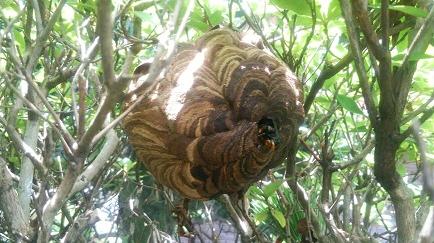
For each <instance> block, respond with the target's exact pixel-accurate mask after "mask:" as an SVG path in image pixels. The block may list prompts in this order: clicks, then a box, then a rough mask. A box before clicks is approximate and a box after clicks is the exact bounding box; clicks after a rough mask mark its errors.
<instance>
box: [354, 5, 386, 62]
mask: <svg viewBox="0 0 434 243" xmlns="http://www.w3.org/2000/svg"><path fill="white" fill-rule="evenodd" d="M351 3H352V6H353V11H354V12H353V14H354V17H355V18H356V19H357V21H358V23H359V26H360V29H361V30H362V32H363V34H364V36H365V39H366V42H367V44H368V48H369V50H371V51H372V53H373V54H374V56H375V58H376V59H377V60H382V59H383V58H384V55H385V50H384V49H383V48H382V47H381V45H380V41H379V38H378V36H377V33H376V32H375V31H374V28H373V26H372V21H371V19H370V18H369V15H368V1H366V0H353V1H351ZM382 7H383V6H382ZM383 11H384V10H383V9H382V12H383ZM386 11H387V10H386ZM382 14H383V13H382ZM385 34H386V35H385ZM384 35H385V36H386V38H388V36H387V33H383V36H384Z"/></svg>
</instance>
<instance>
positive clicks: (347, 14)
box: [340, 0, 377, 127]
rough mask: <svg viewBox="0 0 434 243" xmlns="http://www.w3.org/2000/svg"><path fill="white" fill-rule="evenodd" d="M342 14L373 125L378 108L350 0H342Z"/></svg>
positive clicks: (374, 124)
mask: <svg viewBox="0 0 434 243" xmlns="http://www.w3.org/2000/svg"><path fill="white" fill-rule="evenodd" d="M340 4H341V10H342V15H343V16H344V19H345V23H346V26H347V31H348V36H349V39H350V47H351V52H352V54H353V56H354V64H355V68H356V71H357V75H358V77H359V82H360V86H361V88H362V93H363V99H364V101H365V104H366V108H367V110H368V114H369V120H370V122H371V124H372V126H373V127H375V126H376V124H377V108H376V107H375V103H374V100H373V98H372V95H371V90H370V87H369V80H368V76H367V71H366V69H365V64H364V61H363V56H362V51H361V49H360V42H359V37H358V34H357V32H356V27H355V25H354V22H353V17H352V16H353V14H352V11H351V5H350V3H349V0H340Z"/></svg>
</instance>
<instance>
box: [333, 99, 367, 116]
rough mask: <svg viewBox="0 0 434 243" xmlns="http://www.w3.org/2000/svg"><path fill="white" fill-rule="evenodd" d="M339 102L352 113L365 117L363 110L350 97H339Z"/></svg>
mask: <svg viewBox="0 0 434 243" xmlns="http://www.w3.org/2000/svg"><path fill="white" fill-rule="evenodd" d="M337 100H338V102H339V104H341V106H342V107H343V108H344V109H345V110H348V111H350V112H352V113H356V114H360V115H363V112H362V110H360V108H359V107H358V106H357V104H356V102H355V101H354V100H353V99H351V98H350V97H348V96H345V95H338V96H337Z"/></svg>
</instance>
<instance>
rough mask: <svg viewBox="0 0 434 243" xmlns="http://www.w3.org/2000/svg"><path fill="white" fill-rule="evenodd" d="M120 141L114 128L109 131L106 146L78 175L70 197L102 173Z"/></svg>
mask: <svg viewBox="0 0 434 243" xmlns="http://www.w3.org/2000/svg"><path fill="white" fill-rule="evenodd" d="M119 141H120V140H119V138H118V136H117V134H116V132H115V131H114V130H113V129H112V130H110V131H109V132H108V133H107V135H106V141H105V144H104V146H103V147H102V149H101V151H100V152H99V154H98V156H97V157H96V158H95V160H94V161H93V162H92V163H91V164H90V165H89V166H88V167H87V168H86V169H85V170H84V171H83V172H82V173H81V174H80V175H79V176H78V178H77V180H76V181H75V183H74V187H73V188H72V190H71V192H70V193H69V197H70V196H71V195H73V194H74V193H76V192H78V191H81V190H82V189H83V188H84V187H85V186H87V185H88V184H89V182H90V181H92V180H93V179H94V178H95V176H96V175H97V174H99V173H100V171H101V170H102V169H103V168H104V165H106V162H107V161H108V160H109V158H110V156H111V155H112V154H113V151H114V150H115V149H116V148H117V146H118V144H119Z"/></svg>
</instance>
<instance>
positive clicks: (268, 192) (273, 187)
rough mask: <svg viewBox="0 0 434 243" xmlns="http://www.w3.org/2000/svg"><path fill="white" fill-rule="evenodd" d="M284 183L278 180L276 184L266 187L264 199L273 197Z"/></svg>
mask: <svg viewBox="0 0 434 243" xmlns="http://www.w3.org/2000/svg"><path fill="white" fill-rule="evenodd" d="M282 183H283V180H276V181H275V182H271V183H270V184H268V185H266V186H265V187H264V189H263V190H262V191H263V192H264V197H269V196H271V195H272V194H273V193H274V192H275V191H277V189H279V187H280V185H282Z"/></svg>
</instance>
